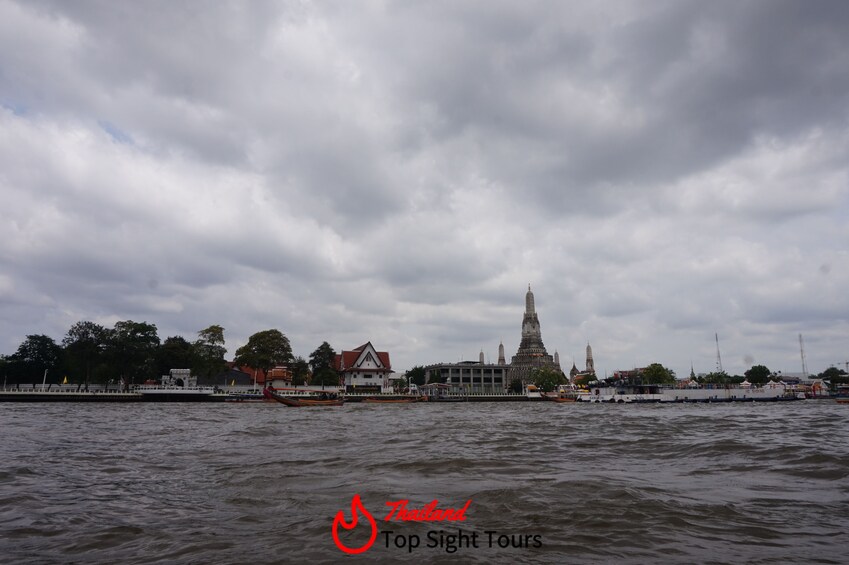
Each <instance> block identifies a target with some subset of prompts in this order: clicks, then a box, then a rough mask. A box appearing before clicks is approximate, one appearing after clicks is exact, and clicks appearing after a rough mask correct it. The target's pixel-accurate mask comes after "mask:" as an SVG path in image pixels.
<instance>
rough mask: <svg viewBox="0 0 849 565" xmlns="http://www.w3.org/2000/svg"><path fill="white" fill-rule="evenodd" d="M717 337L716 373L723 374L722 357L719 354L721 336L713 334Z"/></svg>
mask: <svg viewBox="0 0 849 565" xmlns="http://www.w3.org/2000/svg"><path fill="white" fill-rule="evenodd" d="M713 335H714V336H715V337H716V372H717V373H722V372H723V371H722V356H721V355H720V354H719V334H718V333H715V334H713Z"/></svg>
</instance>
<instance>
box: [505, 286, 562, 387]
mask: <svg viewBox="0 0 849 565" xmlns="http://www.w3.org/2000/svg"><path fill="white" fill-rule="evenodd" d="M542 367H550V368H552V369H554V370H556V371H560V367H559V365H558V364H556V363H555V362H554V358H553V357H552V356H551V355H549V354H548V353H547V352H546V350H545V345H544V344H543V343H542V332H541V331H540V326H539V317H538V316H537V312H536V306H535V305H534V293H533V292H531V285H528V293H527V294H526V295H525V315H524V317H523V318H522V341H521V342H520V343H519V350H518V351H517V352H516V355H514V356H513V360H512V362H511V363H510V372H509V379H510V380H511V381H512V380H514V379H517V378H518V379H520V380H521V381H522V382H523V383H527V382H528V381H529V380H530V376H531V371H533V370H534V369H538V368H542Z"/></svg>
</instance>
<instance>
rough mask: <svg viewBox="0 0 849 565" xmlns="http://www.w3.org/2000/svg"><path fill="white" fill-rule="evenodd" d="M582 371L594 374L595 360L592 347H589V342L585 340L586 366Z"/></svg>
mask: <svg viewBox="0 0 849 565" xmlns="http://www.w3.org/2000/svg"><path fill="white" fill-rule="evenodd" d="M584 372H585V373H592V374H595V362H594V361H593V348H592V347H590V344H589V342H587V368H586V370H585V371H584Z"/></svg>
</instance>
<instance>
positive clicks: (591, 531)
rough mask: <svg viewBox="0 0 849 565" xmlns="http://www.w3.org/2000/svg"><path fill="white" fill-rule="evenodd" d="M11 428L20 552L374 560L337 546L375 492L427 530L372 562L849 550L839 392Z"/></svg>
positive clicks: (846, 414) (81, 410)
mask: <svg viewBox="0 0 849 565" xmlns="http://www.w3.org/2000/svg"><path fill="white" fill-rule="evenodd" d="M0 422H1V423H2V428H0V429H1V430H2V435H0V453H1V454H2V457H3V459H2V461H3V464H2V466H0V532H2V538H0V561H2V562H4V563H22V562H37V563H117V562H121V563H160V562H167V563H285V562H306V561H313V562H319V563H322V562H335V561H339V560H340V559H341V558H343V557H346V559H348V560H354V561H356V560H358V557H355V556H350V557H347V556H344V555H343V554H342V553H341V552H340V551H339V550H338V549H337V548H336V546H335V544H334V542H333V539H332V537H331V524H332V521H333V516H334V515H335V514H336V512H337V511H338V510H344V511H345V514H346V516H347V517H350V507H351V499H352V496H353V495H354V494H355V493H359V494H360V495H361V497H362V500H363V502H364V504H365V507H366V508H367V509H369V510H371V511H372V513H373V514H374V515H375V517H376V518H377V520H378V525H379V527H380V530H381V532H385V531H387V530H392V531H394V532H396V533H401V534H404V535H417V536H419V537H420V539H421V543H422V546H421V547H419V548H417V549H415V550H414V551H412V552H410V551H409V550H408V549H407V548H404V549H398V548H396V547H395V546H394V545H393V544H392V543H391V542H390V547H386V543H385V538H386V535H385V534H383V533H382V534H381V535H380V536H378V538H377V541H376V543H375V544H374V546H373V547H372V548H371V549H370V550H368V551H367V552H366V553H365V554H363V555H361V556H359V559H361V560H363V561H366V560H368V561H379V562H387V563H389V562H416V563H422V562H449V561H451V562H456V561H461V562H469V563H490V562H499V563H514V562H518V561H521V562H529V563H563V562H570V563H609V562H614V561H615V562H617V563H741V562H747V563H791V562H792V563H846V562H847V561H849V536H848V535H847V527H849V481H847V476H849V439H847V430H849V407H847V406H842V405H838V404H836V403H834V402H830V401H807V402H793V403H778V404H770V403H764V404H728V405H716V404H710V405H699V404H692V405H663V406H660V405H640V406H636V405H634V406H621V405H597V404H596V405H581V404H576V405H561V404H555V403H508V404H499V403H479V404H478V403H470V404H466V403H464V404H462V405H459V404H429V405H428V404H422V405H385V406H380V405H378V406H375V405H366V404H361V405H355V404H351V405H347V406H344V407H342V408H333V409H325V408H322V409H291V408H286V407H283V406H280V405H277V404H266V403H259V404H229V403H227V404H186V405H178V404H170V405H165V404H130V405H119V404H114V405H108V404H3V405H0ZM400 499H409V500H410V505H411V506H415V507H420V506H422V505H424V504H426V503H428V502H430V501H431V500H434V499H438V500H439V501H440V503H439V504H440V507H459V506H462V505H463V504H464V503H465V502H466V500H472V503H471V505H470V507H469V509H468V511H467V520H466V521H465V522H462V523H460V527H461V528H462V529H463V531H464V532H478V533H479V536H480V537H479V538H478V545H479V546H480V547H478V548H468V547H463V548H461V549H459V550H458V551H457V552H456V553H447V552H446V551H445V550H444V548H443V549H440V548H428V547H425V544H426V542H427V537H426V536H427V533H428V532H430V531H433V532H434V535H436V532H438V531H439V530H440V529H443V530H444V531H445V532H446V533H448V532H453V533H456V530H457V524H452V523H432V524H421V523H407V524H398V523H394V522H393V523H392V524H387V523H385V522H383V521H382V518H383V517H384V515H385V513H386V507H385V506H384V503H385V502H386V501H394V500H400ZM363 531H364V530H362V528H360V527H358V528H357V529H356V530H355V532H354V533H353V534H350V535H348V536H343V539H345V540H348V542H349V543H350V544H351V545H358V544H359V543H361V542H362V541H364V540H365V539H366V538H367V535H363ZM484 531H497V532H498V535H501V534H508V535H509V534H519V535H521V534H529V535H538V536H539V538H538V539H539V540H540V542H541V547H522V548H518V549H517V548H512V547H508V548H500V547H498V545H497V543H496V544H495V547H493V548H489V547H487V540H486V537H485V535H484V533H483V532H484ZM531 545H533V544H531Z"/></svg>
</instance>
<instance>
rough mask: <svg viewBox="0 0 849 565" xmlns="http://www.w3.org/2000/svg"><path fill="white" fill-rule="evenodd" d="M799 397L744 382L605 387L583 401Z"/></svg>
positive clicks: (778, 387) (778, 386)
mask: <svg viewBox="0 0 849 565" xmlns="http://www.w3.org/2000/svg"><path fill="white" fill-rule="evenodd" d="M804 398H805V395H804V394H802V393H797V392H796V391H794V390H793V389H792V388H791V387H789V386H787V385H786V384H784V383H782V382H776V381H770V382H768V383H766V384H765V385H763V386H754V385H751V384H748V383H746V382H743V383H742V384H739V385H714V386H712V387H702V386H700V387H694V386H688V387H684V388H678V387H668V386H662V385H622V386H601V387H595V388H593V389H591V390H590V394H589V395H584V396H583V397H582V398H579V399H578V400H579V401H584V402H612V403H630V402H779V401H786V400H801V399H804Z"/></svg>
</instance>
